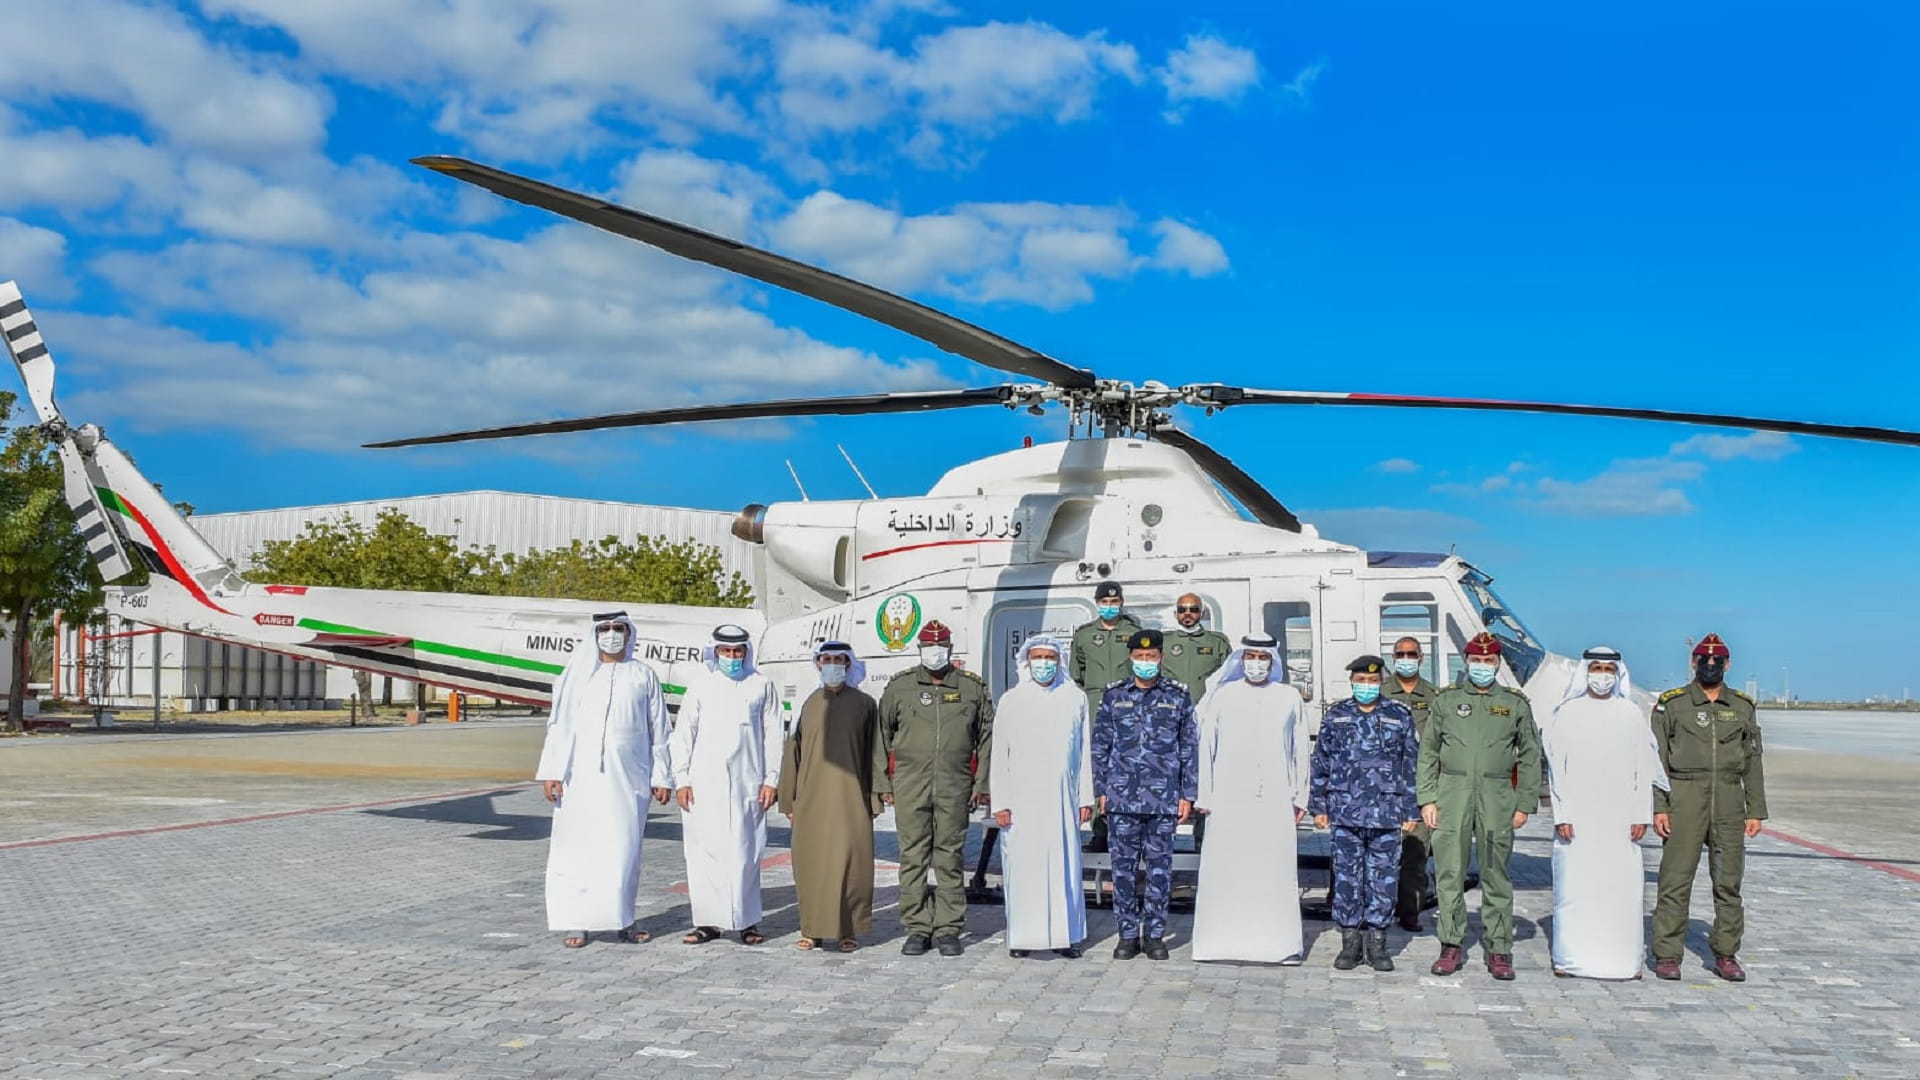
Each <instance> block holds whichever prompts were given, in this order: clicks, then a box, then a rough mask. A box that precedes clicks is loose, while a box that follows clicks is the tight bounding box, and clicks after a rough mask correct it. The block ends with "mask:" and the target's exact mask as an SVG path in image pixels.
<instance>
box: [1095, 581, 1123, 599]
mask: <svg viewBox="0 0 1920 1080" xmlns="http://www.w3.org/2000/svg"><path fill="white" fill-rule="evenodd" d="M1093 598H1094V599H1095V600H1118V599H1120V583H1119V582H1117V581H1103V582H1101V583H1100V584H1098V585H1096V586H1094V587H1093Z"/></svg>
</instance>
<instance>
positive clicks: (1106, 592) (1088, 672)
mask: <svg viewBox="0 0 1920 1080" xmlns="http://www.w3.org/2000/svg"><path fill="white" fill-rule="evenodd" d="M1093 603H1094V611H1095V617H1094V618H1093V619H1091V620H1089V621H1087V622H1084V623H1081V624H1080V626H1079V628H1078V629H1076V630H1074V632H1073V645H1072V647H1071V648H1070V649H1069V650H1068V656H1067V674H1068V675H1069V676H1070V677H1071V678H1072V679H1073V681H1074V683H1075V684H1076V685H1078V686H1079V687H1080V689H1082V690H1085V691H1086V692H1087V715H1088V716H1090V717H1092V718H1093V720H1094V724H1095V725H1096V726H1098V724H1099V718H1100V695H1102V694H1104V693H1106V690H1107V687H1109V686H1112V685H1113V684H1114V683H1115V682H1118V681H1120V680H1122V679H1126V678H1128V677H1129V676H1130V675H1131V674H1132V672H1131V671H1130V670H1129V668H1128V665H1129V663H1130V662H1131V661H1130V659H1129V657H1128V654H1127V638H1128V636H1129V635H1131V634H1133V633H1135V632H1136V631H1138V630H1139V629H1140V624H1139V623H1137V622H1135V621H1134V619H1133V616H1131V615H1128V614H1126V613H1125V612H1124V611H1122V610H1121V606H1122V605H1123V604H1125V603H1126V597H1125V596H1124V595H1122V593H1121V591H1120V583H1119V582H1117V581H1103V582H1101V583H1100V584H1099V585H1098V586H1096V587H1095V588H1094V590H1093ZM1087 850H1088V851H1105V850H1107V815H1106V814H1105V813H1104V812H1103V811H1102V810H1101V809H1100V808H1099V807H1097V806H1096V807H1094V811H1093V835H1092V836H1091V837H1090V838H1089V839H1088V841H1087Z"/></svg>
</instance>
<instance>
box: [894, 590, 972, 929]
mask: <svg viewBox="0 0 1920 1080" xmlns="http://www.w3.org/2000/svg"><path fill="white" fill-rule="evenodd" d="M919 642H920V663H919V665H918V666H917V667H911V668H908V669H907V670H905V671H902V672H900V673H899V674H898V675H895V676H894V677H893V678H892V679H890V680H888V682H887V687H886V689H885V690H883V691H881V694H880V740H881V744H882V745H883V746H884V747H885V752H886V753H887V754H889V755H891V759H892V767H891V768H890V769H888V771H887V774H886V775H885V776H881V777H878V778H876V782H875V784H874V788H875V790H876V792H877V793H878V794H879V795H880V799H881V801H882V802H884V803H886V804H887V805H889V806H892V807H893V815H894V827H895V828H896V829H897V830H898V835H899V838H900V924H901V925H902V926H903V927H905V929H906V931H907V940H906V943H905V944H903V945H902V946H901V947H900V951H901V952H902V953H903V954H905V955H907V956H921V955H923V954H925V953H926V951H927V947H928V946H929V945H934V946H938V947H939V949H940V955H941V956H959V955H960V954H961V952H962V951H963V950H962V949H961V947H960V934H961V932H962V931H963V930H964V929H965V927H966V916H967V893H966V888H965V884H964V882H963V881H962V878H961V875H962V873H963V871H964V869H965V865H966V846H967V823H968V819H969V817H971V815H972V813H973V807H974V806H976V805H979V806H985V805H986V804H987V792H988V790H989V789H988V786H987V779H988V768H989V766H990V764H991V762H990V760H989V755H990V754H991V752H992V749H993V698H992V697H991V696H990V695H989V694H988V693H987V684H986V683H985V682H983V681H981V679H980V676H978V675H975V674H974V673H973V672H971V671H966V670H964V669H961V668H957V667H955V666H954V665H953V632H952V631H951V630H949V629H947V627H946V626H945V625H944V624H942V623H939V622H930V623H928V624H927V625H926V626H924V627H921V629H920V639H919ZM929 866H931V867H932V868H933V878H934V887H933V890H932V895H931V896H929V895H928V890H927V884H926V883H927V868H928V867H929Z"/></svg>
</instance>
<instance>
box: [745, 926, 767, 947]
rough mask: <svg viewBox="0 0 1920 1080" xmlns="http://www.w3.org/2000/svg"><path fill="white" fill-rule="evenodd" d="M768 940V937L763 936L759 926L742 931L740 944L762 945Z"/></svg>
mask: <svg viewBox="0 0 1920 1080" xmlns="http://www.w3.org/2000/svg"><path fill="white" fill-rule="evenodd" d="M766 940H767V936H766V935H765V934H762V933H761V932H760V928H759V927H757V926H749V927H747V928H746V929H745V930H742V931H740V944H742V945H760V944H763V943H764V942H765V941H766Z"/></svg>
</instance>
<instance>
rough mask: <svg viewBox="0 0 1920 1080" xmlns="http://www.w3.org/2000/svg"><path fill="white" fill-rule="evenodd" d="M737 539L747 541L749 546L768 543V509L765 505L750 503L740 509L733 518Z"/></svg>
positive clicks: (734, 533)
mask: <svg viewBox="0 0 1920 1080" xmlns="http://www.w3.org/2000/svg"><path fill="white" fill-rule="evenodd" d="M733 535H734V537H735V539H739V540H745V541H746V542H747V543H749V544H764V543H766V542H767V507H766V504H764V503H748V504H747V505H745V506H743V507H741V508H740V512H739V513H738V514H735V515H734V518H733Z"/></svg>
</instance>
